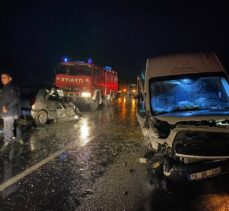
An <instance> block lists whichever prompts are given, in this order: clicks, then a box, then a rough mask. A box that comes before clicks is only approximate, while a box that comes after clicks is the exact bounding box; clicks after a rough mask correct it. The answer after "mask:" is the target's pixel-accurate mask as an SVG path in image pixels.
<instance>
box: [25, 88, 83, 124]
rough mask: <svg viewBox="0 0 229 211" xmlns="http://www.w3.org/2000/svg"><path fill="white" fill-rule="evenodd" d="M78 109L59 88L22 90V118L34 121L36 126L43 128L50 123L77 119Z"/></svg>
mask: <svg viewBox="0 0 229 211" xmlns="http://www.w3.org/2000/svg"><path fill="white" fill-rule="evenodd" d="M78 113H79V111H78V109H77V108H76V107H75V105H74V104H73V103H72V101H71V99H70V98H68V97H67V96H65V95H64V92H63V90H61V89H57V88H54V87H53V88H50V89H48V88H37V87H23V88H22V89H21V116H22V118H25V119H31V118H32V119H33V120H34V122H35V124H36V126H43V125H45V124H46V123H47V122H48V121H50V120H52V121H55V122H56V121H58V120H61V119H69V118H70V119H77V118H79V116H78Z"/></svg>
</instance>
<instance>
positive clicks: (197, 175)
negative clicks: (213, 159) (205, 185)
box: [189, 167, 222, 180]
mask: <svg viewBox="0 0 229 211" xmlns="http://www.w3.org/2000/svg"><path fill="white" fill-rule="evenodd" d="M221 172H222V170H221V168H220V167H218V168H214V169H209V170H207V171H201V172H197V173H194V174H189V179H190V180H200V179H204V178H207V177H213V176H216V175H219V174H220V173H221Z"/></svg>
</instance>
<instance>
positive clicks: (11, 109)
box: [0, 72, 19, 146]
mask: <svg viewBox="0 0 229 211" xmlns="http://www.w3.org/2000/svg"><path fill="white" fill-rule="evenodd" d="M12 80H13V79H12V75H11V74H10V73H7V72H5V73H2V74H1V82H2V85H3V87H2V93H1V97H0V109H1V117H2V119H3V127H4V128H3V133H4V146H7V145H8V144H9V143H11V142H12V141H13V139H14V123H15V120H17V119H18V117H19V93H18V90H17V88H16V87H15V86H13V83H12Z"/></svg>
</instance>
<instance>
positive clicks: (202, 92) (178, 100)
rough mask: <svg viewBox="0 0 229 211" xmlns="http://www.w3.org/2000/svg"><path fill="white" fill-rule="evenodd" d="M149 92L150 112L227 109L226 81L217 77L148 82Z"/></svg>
mask: <svg viewBox="0 0 229 211" xmlns="http://www.w3.org/2000/svg"><path fill="white" fill-rule="evenodd" d="M150 91H151V102H150V104H151V108H152V111H153V112H154V113H168V112H176V111H188V110H204V109H217V110H223V109H229V84H228V81H227V80H226V79H225V77H221V76H211V77H198V78H197V77H193V78H192V77H190V78H180V79H176V80H166V81H158V82H152V83H151V84H150Z"/></svg>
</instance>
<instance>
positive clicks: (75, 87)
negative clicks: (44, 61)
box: [55, 61, 118, 110]
mask: <svg viewBox="0 0 229 211" xmlns="http://www.w3.org/2000/svg"><path fill="white" fill-rule="evenodd" d="M55 85H56V87H59V88H62V89H63V90H64V91H65V93H66V94H67V95H68V96H71V97H72V98H73V100H74V102H75V103H76V105H77V106H79V107H82V106H85V105H89V106H90V109H91V110H97V109H98V106H99V105H100V104H103V105H111V104H113V101H114V98H115V97H116V94H117V91H118V74H117V72H116V71H114V70H112V68H111V67H108V66H105V67H101V66H97V65H94V64H89V63H85V62H81V61H71V62H68V61H65V62H61V63H60V64H59V65H58V68H57V73H56V78H55Z"/></svg>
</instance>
